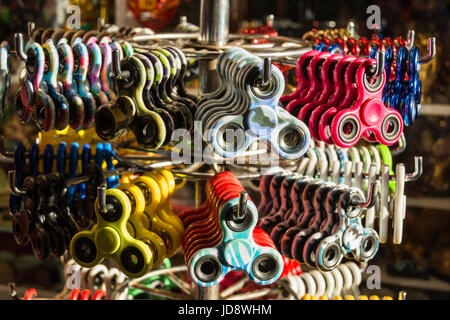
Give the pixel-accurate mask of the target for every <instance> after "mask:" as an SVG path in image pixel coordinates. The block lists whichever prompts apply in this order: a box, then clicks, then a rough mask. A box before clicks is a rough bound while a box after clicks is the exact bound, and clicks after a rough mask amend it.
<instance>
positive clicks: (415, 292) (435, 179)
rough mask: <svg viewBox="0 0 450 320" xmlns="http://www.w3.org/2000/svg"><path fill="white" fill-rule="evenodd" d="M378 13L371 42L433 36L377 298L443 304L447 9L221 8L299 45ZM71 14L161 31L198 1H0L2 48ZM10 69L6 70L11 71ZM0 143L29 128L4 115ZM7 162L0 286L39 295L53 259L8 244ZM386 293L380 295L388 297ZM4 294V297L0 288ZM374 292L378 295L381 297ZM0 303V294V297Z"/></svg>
mask: <svg viewBox="0 0 450 320" xmlns="http://www.w3.org/2000/svg"><path fill="white" fill-rule="evenodd" d="M373 4H376V5H378V6H379V7H380V9H381V31H380V32H381V34H382V35H383V36H390V37H392V38H394V37H397V36H403V37H406V35H407V32H408V30H415V32H416V37H415V44H416V45H417V46H418V47H419V48H420V49H421V52H426V39H427V38H428V37H430V36H434V37H436V38H437V41H436V43H437V55H436V58H435V59H433V61H432V62H431V63H429V64H427V65H424V66H422V69H421V80H422V83H423V84H422V86H423V94H422V112H421V114H420V116H419V118H418V119H417V120H416V122H415V123H414V125H413V126H411V127H408V128H407V129H406V130H405V135H406V141H407V146H406V150H405V151H404V152H403V153H402V154H400V155H398V156H396V157H395V158H394V161H395V162H404V163H405V164H406V165H407V172H411V171H412V170H413V161H412V160H413V157H414V156H416V155H418V156H423V159H424V173H423V175H422V177H421V178H420V180H418V181H416V182H413V183H407V185H406V194H407V196H408V198H407V206H408V208H407V215H406V216H407V217H406V221H405V229H404V241H403V244H402V245H400V246H394V245H391V246H389V245H385V246H383V248H382V250H380V253H379V254H378V256H377V258H376V259H375V260H374V261H373V263H374V264H379V265H380V266H382V271H383V275H382V285H383V288H384V290H387V291H388V292H385V293H386V294H390V295H395V294H394V292H397V291H398V290H402V289H406V290H407V291H408V295H409V297H411V298H420V299H435V298H445V299H448V298H450V232H449V230H450V188H449V177H450V136H449V127H450V123H449V120H450V119H449V116H450V104H449V98H450V86H449V82H450V59H449V52H450V37H449V34H450V32H449V31H450V16H449V10H450V1H446V0H391V1H373V0H372V1H360V0H358V1H356V0H332V1H325V0H314V1H312V0H303V1H299V0H277V1H272V0H230V5H231V12H230V32H232V33H236V32H240V31H242V30H243V29H247V28H251V27H258V26H260V25H262V24H263V18H264V17H265V16H267V15H269V14H273V15H274V17H275V20H274V25H273V28H274V29H275V30H276V31H277V32H278V34H279V35H285V36H290V37H296V38H301V37H302V35H303V34H304V33H305V32H307V31H309V30H311V29H313V28H316V29H328V28H345V27H346V26H347V24H348V23H349V22H350V21H352V22H353V23H354V24H355V31H356V32H357V33H358V34H359V35H360V36H368V37H370V35H371V34H372V31H371V30H369V29H367V27H366V20H367V18H368V16H369V15H368V14H367V13H366V9H367V7H368V6H369V5H373ZM71 5H77V6H79V7H80V9H81V16H80V18H81V21H80V22H81V26H80V27H81V28H82V29H91V28H95V27H96V25H97V19H98V18H99V17H100V18H103V19H104V20H105V22H106V23H115V24H118V25H126V26H145V27H148V28H150V29H152V30H154V31H155V32H169V31H172V30H174V28H175V27H176V26H177V25H178V24H179V23H180V17H182V16H186V17H187V20H188V22H189V23H192V24H194V25H198V24H199V10H200V0H129V1H126V0H94V1H92V0H90V1H88V0H79V1H69V0H63V1H60V0H58V1H56V0H38V1H36V0H29V1H18V0H0V40H6V41H8V42H9V43H10V44H11V43H12V36H13V34H14V33H15V32H23V33H26V32H27V23H28V22H29V21H34V22H35V23H36V26H37V27H44V28H46V27H52V28H61V27H64V24H65V22H66V20H67V17H68V13H67V11H68V10H67V9H68V8H69V6H71ZM11 68H12V69H14V65H12V66H11ZM0 135H4V136H5V138H6V141H8V143H9V145H7V146H6V147H7V148H9V149H13V148H14V146H15V143H16V142H17V141H23V142H24V144H25V146H26V147H28V146H29V143H30V141H33V140H34V139H35V138H36V132H35V128H34V127H33V126H27V125H24V124H22V123H20V121H19V120H18V118H17V116H16V114H15V111H14V108H9V109H7V110H6V112H5V114H4V116H3V117H2V118H0ZM10 169H12V163H11V162H9V161H8V160H7V159H4V158H0V288H3V289H5V288H6V284H7V283H8V282H9V281H15V282H16V283H17V285H23V286H28V287H29V286H35V287H39V288H43V289H47V290H50V291H52V290H59V289H60V288H61V287H62V285H63V284H62V280H61V279H62V274H61V270H60V268H59V266H60V264H59V263H58V262H57V259H56V258H54V257H52V258H49V259H48V260H46V261H44V262H39V261H38V260H36V259H35V258H34V256H33V254H32V251H31V248H30V246H25V247H21V246H19V245H17V244H16V243H15V241H14V238H13V236H12V235H11V230H10V228H11V217H10V215H9V213H8V189H7V176H6V172H7V170H10ZM389 290H390V291H389ZM0 292H5V296H0V298H7V294H6V289H5V290H3V291H2V290H0ZM381 294H383V293H381ZM0 295H2V293H0Z"/></svg>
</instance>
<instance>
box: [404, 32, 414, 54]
mask: <svg viewBox="0 0 450 320" xmlns="http://www.w3.org/2000/svg"><path fill="white" fill-rule="evenodd" d="M415 35H416V32H415V31H414V30H408V38H407V40H406V49H408V51H411V49H412V48H413V47H414V38H415Z"/></svg>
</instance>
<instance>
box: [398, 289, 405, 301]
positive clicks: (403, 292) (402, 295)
mask: <svg viewBox="0 0 450 320" xmlns="http://www.w3.org/2000/svg"><path fill="white" fill-rule="evenodd" d="M398 300H406V291H403V290H402V291H400V292H399V293H398Z"/></svg>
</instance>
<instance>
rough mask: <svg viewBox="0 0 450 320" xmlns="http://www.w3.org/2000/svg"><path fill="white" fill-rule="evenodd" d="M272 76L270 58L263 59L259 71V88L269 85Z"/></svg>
mask: <svg viewBox="0 0 450 320" xmlns="http://www.w3.org/2000/svg"><path fill="white" fill-rule="evenodd" d="M271 76H272V58H271V57H264V58H263V66H262V69H261V86H267V85H268V84H269V83H270V78H271Z"/></svg>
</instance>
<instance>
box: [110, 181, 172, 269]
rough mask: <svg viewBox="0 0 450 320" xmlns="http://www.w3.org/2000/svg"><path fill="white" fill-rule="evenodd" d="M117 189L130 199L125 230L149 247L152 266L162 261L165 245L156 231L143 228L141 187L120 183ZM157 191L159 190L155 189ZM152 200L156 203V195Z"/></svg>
mask: <svg viewBox="0 0 450 320" xmlns="http://www.w3.org/2000/svg"><path fill="white" fill-rule="evenodd" d="M117 189H119V190H122V191H123V192H124V193H125V194H126V195H127V196H128V198H129V199H130V202H131V207H132V212H133V213H132V214H131V215H130V219H129V220H128V224H127V230H128V232H129V233H130V234H131V235H132V236H133V237H134V238H136V239H138V240H140V241H142V242H144V243H145V244H147V245H148V246H149V247H150V250H151V251H152V255H153V266H152V267H153V268H154V267H157V266H159V265H160V264H162V263H163V261H164V259H165V258H166V255H167V253H166V245H165V243H164V241H163V240H162V239H161V237H160V236H158V235H157V234H156V233H154V232H152V231H149V230H148V229H146V228H145V226H144V223H143V215H144V210H145V206H146V202H145V197H144V194H143V193H142V191H141V189H139V187H138V186H136V185H135V184H132V183H126V184H120V185H119V186H118V187H117ZM157 191H159V190H157ZM151 201H152V202H155V203H158V202H159V198H158V197H156V196H155V197H152V199H151Z"/></svg>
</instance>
